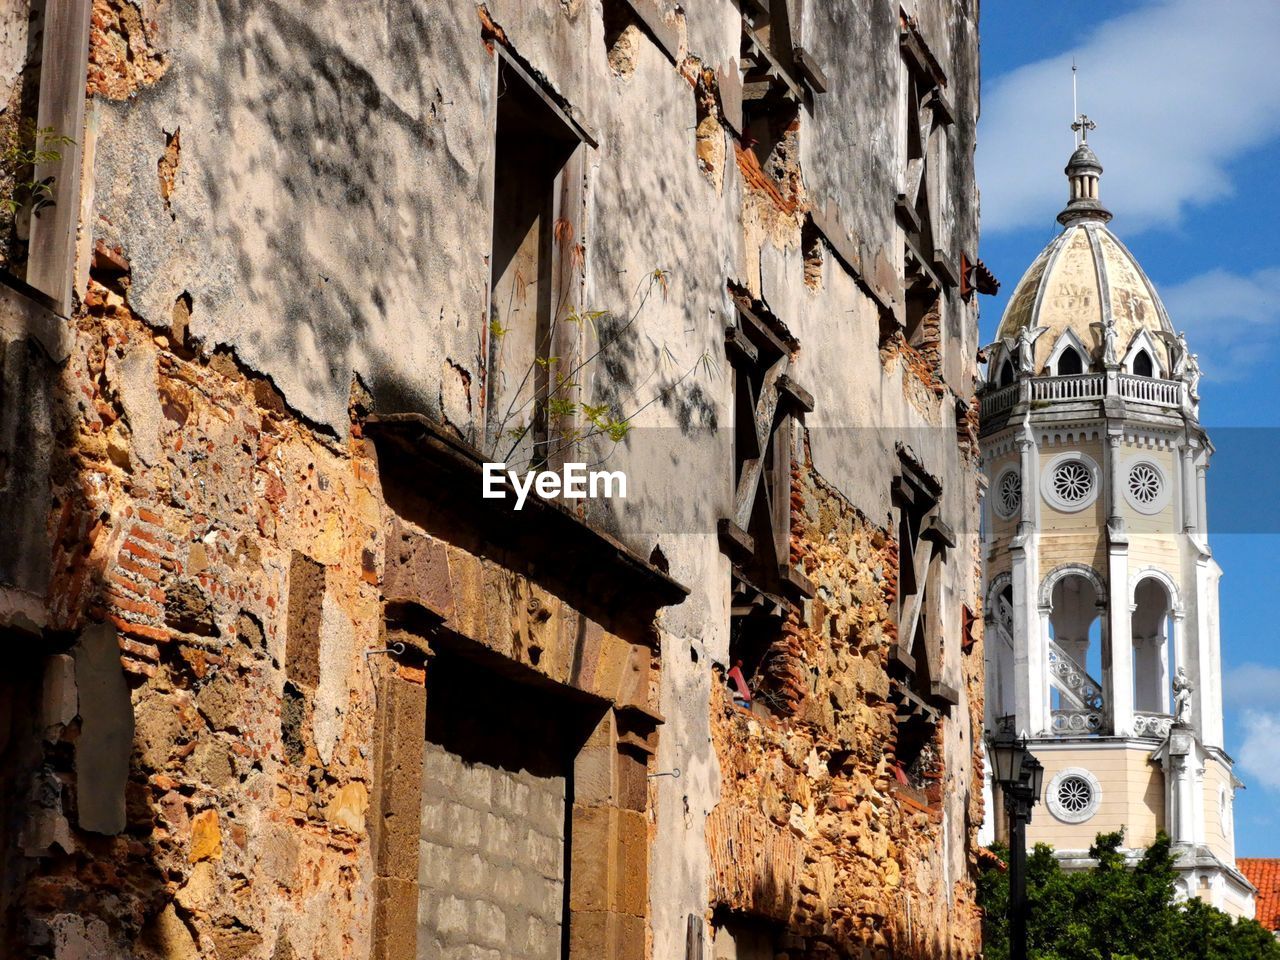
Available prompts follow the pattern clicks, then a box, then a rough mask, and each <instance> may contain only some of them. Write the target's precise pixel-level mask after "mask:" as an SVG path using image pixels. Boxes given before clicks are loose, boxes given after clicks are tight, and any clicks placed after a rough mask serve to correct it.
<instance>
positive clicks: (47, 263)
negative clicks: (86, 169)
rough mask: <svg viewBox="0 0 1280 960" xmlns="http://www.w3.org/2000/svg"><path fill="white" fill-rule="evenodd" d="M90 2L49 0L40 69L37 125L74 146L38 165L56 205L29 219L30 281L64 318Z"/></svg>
mask: <svg viewBox="0 0 1280 960" xmlns="http://www.w3.org/2000/svg"><path fill="white" fill-rule="evenodd" d="M92 8H93V4H91V3H88V2H87V0H48V4H47V6H46V7H45V13H44V49H43V52H42V54H41V56H42V61H41V65H40V104H39V107H38V109H37V114H36V125H37V126H38V127H39V128H40V129H42V130H43V129H45V128H51V129H52V130H53V133H54V134H55V135H57V136H63V137H71V138H72V139H73V140H75V144H74V145H68V146H63V147H60V148H59V149H58V154H59V156H58V159H57V160H52V161H49V162H48V163H41V164H38V165H37V166H36V171H35V176H36V179H37V180H43V179H45V178H46V177H52V178H53V192H54V203H53V205H52V206H47V207H45V208H44V209H42V210H41V211H40V212H39V213H36V214H33V215H32V217H31V239H30V243H29V245H28V254H27V282H28V283H29V284H31V286H33V287H35V288H36V289H37V290H40V291H41V292H43V293H45V294H47V295H48V296H49V297H50V298H51V299H52V300H53V302H54V304H55V305H56V307H55V309H56V310H57V312H58V313H59V314H61V315H62V316H67V315H68V314H69V313H70V312H71V285H72V284H71V282H72V279H73V277H74V276H75V265H76V228H77V226H78V225H79V219H80V157H81V150H82V147H83V143H84V109H85V79H86V77H87V76H88V73H89V14H90V12H91V10H92Z"/></svg>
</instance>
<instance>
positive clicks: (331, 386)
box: [0, 0, 994, 960]
mask: <svg viewBox="0 0 1280 960" xmlns="http://www.w3.org/2000/svg"><path fill="white" fill-rule="evenodd" d="M976 18H977V3H976V2H969V0H946V2H943V0H934V2H925V0H901V5H900V4H899V2H893V0H857V2H848V3H840V4H834V3H816V2H811V0H808V2H801V0H698V2H697V3H690V4H685V5H683V6H678V5H676V4H675V3H672V2H669V0H487V2H486V3H483V4H477V3H475V2H473V0H447V2H446V0H440V2H435V3H419V2H409V0H384V2H381V3H376V4H375V3H370V2H355V3H353V2H336V0H312V2H308V3H302V2H298V0H282V2H244V0H241V2H237V0H221V2H213V0H192V2H184V3H176V2H169V0H92V3H90V2H89V0H17V2H10V3H8V4H6V5H5V7H4V10H3V12H0V135H2V136H4V137H5V138H6V140H5V142H6V143H7V144H17V145H18V146H17V147H15V149H14V150H13V151H10V152H9V153H8V154H7V155H6V156H7V158H8V159H7V160H6V164H7V165H6V166H5V168H4V171H3V175H2V176H0V187H2V188H3V190H4V191H6V196H7V197H8V198H10V199H13V200H14V201H15V202H14V203H11V204H7V205H6V206H5V207H4V208H3V212H0V258H2V259H3V264H2V266H3V270H4V279H3V283H0V334H2V336H0V369H2V371H3V379H2V380H0V494H2V496H0V636H2V637H3V641H4V650H5V655H6V658H7V663H6V667H5V669H4V670H3V671H0V791H3V794H4V799H3V805H2V810H3V817H2V818H0V843H2V844H3V850H4V853H3V873H2V876H0V904H2V905H3V916H4V924H3V927H2V928H0V941H2V942H3V954H4V955H5V956H24V957H44V958H58V960H70V958H82V957H93V958H126V957H129V958H155V957H163V958H189V957H214V958H222V960H230V958H271V960H290V958H322V957H323V958H334V957H351V958H365V957H369V958H379V960H381V958H387V960H392V958H396V960H399V958H414V957H419V958H433V957H440V958H461V957H476V958H479V957H483V958H498V957H503V958H508V957H509V958H537V960H550V958H555V957H570V958H574V960H586V958H591V960H598V958H616V960H632V958H634V960H640V958H646V957H647V958H653V960H712V958H739V960H747V958H751V960H756V958H765V957H768V958H778V957H786V958H788V960H799V958H854V957H857V958H864V957H877V958H879V957H886V958H887V957H894V958H922V960H924V958H929V960H933V958H968V957H975V956H977V954H978V950H979V945H978V914H977V909H976V907H975V904H974V886H973V877H974V869H975V856H976V849H977V847H976V839H975V835H976V828H977V825H978V824H979V823H980V821H981V819H982V810H981V790H980V779H981V772H980V765H979V761H978V759H977V753H976V747H977V742H976V741H977V737H978V735H979V732H980V730H981V723H982V680H983V678H982V653H981V649H980V640H981V638H980V635H979V634H978V632H977V627H976V626H975V624H980V623H981V611H980V609H979V602H980V601H979V597H980V594H979V583H978V574H979V571H978V561H979V557H978V554H977V546H978V543H977V538H976V535H975V534H976V530H975V526H976V524H975V518H976V516H977V505H978V501H979V496H980V480H979V471H978V463H977V454H978V450H977V444H976V437H975V429H976V422H977V421H976V412H975V410H974V408H973V405H972V395H973V390H974V383H975V356H976V352H977V342H976V335H977V334H976V330H977V326H976V315H977V304H976V300H975V295H976V294H977V293H980V292H983V291H984V290H989V289H990V288H991V286H992V284H993V283H994V281H993V280H992V278H991V277H990V275H989V274H988V273H987V272H986V271H985V269H984V268H983V267H982V266H981V264H980V263H979V261H978V260H977V259H976V253H977V250H976V245H977V217H976V210H977V196H976V190H975V186H974V178H973V162H972V160H973V147H974V129H975V123H976V119H977V111H978V72H977V53H978V47H977V23H976ZM24 138H25V139H24ZM23 144H25V146H23ZM23 150H26V151H27V153H23ZM24 158H26V159H25V160H24ZM26 160H32V161H34V163H30V164H28V165H27V166H25V167H24V166H23V164H24V163H25V162H26ZM499 461H502V462H505V463H507V464H508V465H509V466H510V467H511V468H512V469H514V470H516V471H517V472H523V471H524V470H526V469H530V468H533V467H544V468H548V469H559V468H560V467H562V466H563V464H565V463H573V462H580V463H586V464H590V465H592V466H593V467H599V468H601V469H607V470H608V471H610V472H616V473H618V474H621V475H624V476H625V482H626V495H625V498H623V497H621V496H619V494H620V493H621V489H620V486H619V483H620V481H619V480H618V477H617V476H616V475H615V476H613V477H610V478H607V479H608V481H609V482H610V483H613V484H615V489H614V490H613V491H612V493H613V495H612V496H607V495H605V492H604V491H596V495H592V496H586V497H583V498H575V497H568V496H560V497H550V498H543V497H539V496H538V495H536V494H535V495H533V496H530V497H529V498H528V500H527V502H525V503H523V505H522V508H521V509H516V503H517V501H516V499H515V497H514V496H513V495H507V496H501V495H498V496H488V497H487V496H485V495H484V492H485V474H484V468H483V464H484V463H486V462H499ZM497 492H498V493H499V494H501V493H502V490H501V489H499V490H498V491H497ZM507 492H508V494H509V493H510V491H507Z"/></svg>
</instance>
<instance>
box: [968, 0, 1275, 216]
mask: <svg viewBox="0 0 1280 960" xmlns="http://www.w3.org/2000/svg"><path fill="white" fill-rule="evenodd" d="M1278 47H1280V3H1276V2H1275V0H1222V2H1217V3H1206V2H1205V0H1163V2H1156V3H1151V4H1148V5H1146V6H1143V7H1141V8H1139V9H1138V10H1135V11H1133V12H1132V13H1128V14H1125V15H1123V16H1119V17H1115V18H1114V19H1111V20H1108V21H1105V22H1104V23H1102V24H1100V25H1099V26H1098V27H1097V29H1096V30H1095V31H1094V32H1093V33H1092V35H1090V36H1089V38H1088V39H1087V40H1086V41H1085V42H1084V43H1083V44H1082V45H1081V46H1080V47H1078V48H1077V49H1075V50H1067V51H1065V52H1063V53H1062V54H1061V55H1060V56H1057V57H1053V58H1050V59H1047V60H1040V61H1037V62H1035V63H1031V64H1028V65H1026V66H1023V67H1020V68H1018V69H1016V70H1014V71H1012V72H1011V73H1008V74H1004V75H1002V76H1000V77H998V78H997V79H996V80H995V81H994V82H992V83H990V84H988V85H985V87H984V90H983V103H982V125H981V129H980V131H979V139H978V175H979V180H978V182H979V183H980V184H981V186H982V220H983V228H984V229H985V230H989V231H1001V230H1010V229H1016V228H1019V227H1026V226H1041V225H1043V226H1046V227H1048V226H1050V225H1052V222H1053V221H1052V218H1053V216H1054V215H1055V214H1056V213H1057V211H1058V210H1060V209H1061V208H1062V206H1063V203H1064V202H1065V200H1066V180H1065V178H1064V177H1063V176H1062V174H1061V170H1062V167H1063V166H1064V164H1065V163H1066V160H1067V157H1068V156H1069V155H1070V153H1071V150H1072V148H1073V140H1072V134H1071V131H1070V129H1069V123H1070V119H1071V61H1072V57H1073V56H1074V57H1075V60H1076V63H1077V64H1078V65H1079V68H1080V72H1079V83H1080V108H1081V109H1082V110H1083V111H1084V112H1085V113H1087V114H1089V115H1090V116H1091V117H1093V118H1094V119H1095V120H1096V121H1097V122H1098V129H1097V131H1096V132H1095V133H1094V134H1093V135H1092V138H1091V141H1090V142H1091V143H1092V145H1093V146H1094V148H1095V149H1096V150H1097V152H1098V156H1099V158H1100V159H1101V160H1102V164H1103V167H1104V168H1105V169H1106V172H1105V174H1104V176H1103V181H1102V191H1101V195H1102V199H1103V202H1104V203H1105V204H1106V205H1107V206H1108V207H1109V208H1110V209H1111V210H1112V211H1113V212H1115V213H1116V215H1117V218H1120V219H1121V222H1122V224H1123V231H1124V232H1126V233H1129V234H1132V233H1134V232H1136V231H1138V230H1141V229H1143V228H1146V227H1150V226H1153V225H1168V224H1174V223H1176V222H1177V221H1178V218H1179V216H1180V214H1181V212H1182V211H1183V209H1185V208H1186V206H1187V205H1189V204H1203V203H1208V202H1211V201H1213V200H1215V199H1219V198H1221V197H1223V196H1227V195H1230V194H1231V192H1232V190H1233V186H1232V183H1231V179H1230V176H1229V174H1228V172H1227V169H1226V166H1227V164H1228V163H1229V162H1230V161H1231V160H1232V159H1233V158H1235V157H1237V156H1239V155H1240V154H1241V153H1243V152H1244V151H1247V150H1249V149H1250V148H1253V147H1256V146H1259V145H1261V144H1264V143H1266V142H1268V141H1269V140H1271V139H1272V138H1274V137H1275V136H1276V135H1277V134H1280V70H1276V68H1275V62H1274V52H1275V50H1276V49H1277V48H1278Z"/></svg>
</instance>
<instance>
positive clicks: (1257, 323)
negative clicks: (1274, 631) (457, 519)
mask: <svg viewBox="0 0 1280 960" xmlns="http://www.w3.org/2000/svg"><path fill="white" fill-rule="evenodd" d="M1161 297H1162V298H1163V300H1164V304H1165V307H1167V308H1168V310H1169V318H1170V320H1172V321H1173V325H1174V327H1175V328H1176V329H1178V330H1186V331H1187V337H1188V340H1189V341H1190V343H1191V344H1192V349H1194V350H1195V351H1196V352H1197V353H1198V354H1199V356H1200V365H1201V367H1202V368H1203V369H1204V372H1205V376H1206V377H1207V378H1209V379H1211V380H1234V379H1237V378H1238V377H1241V376H1243V375H1245V374H1247V373H1248V372H1249V369H1250V368H1251V367H1252V366H1253V365H1255V364H1257V363H1258V362H1260V361H1263V360H1269V359H1270V357H1271V351H1270V350H1268V349H1266V348H1267V347H1268V345H1269V343H1270V341H1271V340H1272V339H1273V338H1274V336H1275V334H1276V333H1277V332H1280V268H1277V267H1269V268H1266V269H1263V270H1258V271H1256V272H1255V273H1252V274H1237V273H1230V272H1228V271H1226V270H1221V269H1219V270H1210V271H1208V272H1206V273H1201V274H1198V275H1197V276H1194V277H1191V278H1190V279H1188V280H1185V281H1183V282H1182V283H1178V284H1174V285H1172V286H1166V287H1162V288H1161ZM1278 673H1280V672H1278Z"/></svg>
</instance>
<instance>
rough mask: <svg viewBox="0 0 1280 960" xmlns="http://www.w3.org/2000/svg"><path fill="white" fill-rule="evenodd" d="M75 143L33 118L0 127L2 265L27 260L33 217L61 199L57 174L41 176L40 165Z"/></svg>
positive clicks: (53, 159) (8, 265)
mask: <svg viewBox="0 0 1280 960" xmlns="http://www.w3.org/2000/svg"><path fill="white" fill-rule="evenodd" d="M74 143H75V141H74V140H73V139H71V138H70V137H66V136H63V135H62V134H60V133H58V132H57V131H55V130H54V129H53V127H38V126H36V124H35V121H34V120H31V119H27V120H24V121H22V122H20V123H16V124H12V125H9V126H5V127H0V236H3V237H4V238H5V239H6V240H7V241H8V242H7V243H3V244H0V267H5V268H8V269H13V267H14V266H16V265H17V264H18V263H19V262H20V261H22V260H25V253H26V251H25V247H26V240H27V236H28V233H29V228H30V222H31V217H32V216H36V215H39V213H40V211H41V210H44V209H45V208H47V207H52V206H53V205H54V204H55V203H56V202H57V191H56V188H57V183H56V178H54V177H52V176H47V177H37V176H36V170H37V168H38V167H40V166H41V165H42V164H47V163H56V162H57V161H59V160H61V159H62V151H61V149H60V148H62V147H65V146H68V145H71V144H74Z"/></svg>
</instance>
